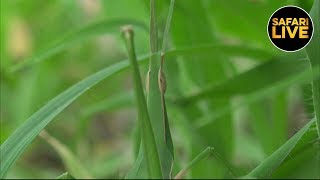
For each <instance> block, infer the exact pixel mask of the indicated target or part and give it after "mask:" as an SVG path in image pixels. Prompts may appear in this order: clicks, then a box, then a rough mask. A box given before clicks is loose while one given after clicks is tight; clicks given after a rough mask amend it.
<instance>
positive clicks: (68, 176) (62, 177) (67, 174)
mask: <svg viewBox="0 0 320 180" xmlns="http://www.w3.org/2000/svg"><path fill="white" fill-rule="evenodd" d="M56 179H74V177H72V176H71V175H70V174H69V173H68V172H65V173H63V174H61V175H60V176H58V177H57V178H56Z"/></svg>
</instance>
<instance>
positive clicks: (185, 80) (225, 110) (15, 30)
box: [0, 0, 316, 178]
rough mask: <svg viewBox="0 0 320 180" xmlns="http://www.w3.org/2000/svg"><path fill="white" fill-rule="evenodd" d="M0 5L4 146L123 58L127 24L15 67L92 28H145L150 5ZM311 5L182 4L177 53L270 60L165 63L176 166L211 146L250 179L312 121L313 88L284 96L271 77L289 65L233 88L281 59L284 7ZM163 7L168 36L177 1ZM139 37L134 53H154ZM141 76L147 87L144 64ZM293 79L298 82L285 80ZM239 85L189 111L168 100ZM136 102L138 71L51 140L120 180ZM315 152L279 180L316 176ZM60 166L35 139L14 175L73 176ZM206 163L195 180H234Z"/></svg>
mask: <svg viewBox="0 0 320 180" xmlns="http://www.w3.org/2000/svg"><path fill="white" fill-rule="evenodd" d="M0 3H1V9H0V13H1V14H0V16H1V28H0V29H1V32H0V34H1V40H0V43H1V57H0V58H1V82H0V83H1V84H0V85H1V104H0V105H1V106H0V111H1V121H0V125H1V137H0V141H1V144H2V143H3V142H4V141H5V140H6V139H7V138H8V136H9V135H10V134H11V133H12V132H13V131H14V130H15V129H16V128H17V127H18V126H19V125H20V124H22V123H23V122H24V121H25V120H26V119H27V118H28V117H30V116H31V115H32V114H33V113H34V112H36V111H37V110H38V109H39V108H41V107H42V106H43V105H45V104H46V103H47V102H48V101H49V100H50V99H52V98H53V97H55V96H56V95H58V94H59V93H61V92H62V91H64V90H65V89H67V88H68V87H70V86H71V85H73V84H75V83H77V82H78V81H80V80H82V79H84V78H85V77H87V76H88V75H90V74H93V73H94V72H97V71H98V70H100V69H102V68H104V67H107V66H109V65H111V64H114V63H116V62H119V61H121V60H124V59H126V57H127V55H126V51H125V48H124V43H123V40H122V39H121V34H120V25H119V26H116V25H115V26H113V27H112V28H110V29H109V30H108V32H105V33H103V34H102V33H100V34H102V35H99V36H92V37H90V38H88V39H87V40H86V41H79V42H75V43H73V45H72V46H70V47H68V48H66V49H65V50H63V51H61V52H59V53H56V54H54V55H53V56H50V57H48V58H46V60H45V61H41V62H39V63H35V64H32V65H30V66H27V67H26V68H24V69H22V70H19V71H15V72H12V71H11V68H12V67H14V66H15V65H17V64H20V63H24V62H26V61H28V60H29V59H28V58H30V57H32V56H33V55H35V54H37V53H39V52H41V51H42V50H45V49H46V48H47V47H51V45H52V44H54V42H56V41H59V39H63V38H64V37H65V35H68V34H70V33H73V32H77V30H79V29H81V28H83V27H86V26H89V25H91V24H95V23H99V22H105V21H106V22H108V21H123V25H125V24H130V22H133V21H134V22H139V23H141V24H144V25H145V26H146V27H149V2H148V1H145V0H51V1H43V0H32V1H26V0H1V1H0ZM312 3H313V1H312V0H295V1H294V0H290V1H279V0H268V1H267V0H243V1H238V0H230V1H224V0H184V1H182V0H177V1H176V6H175V11H174V15H173V19H172V28H171V31H170V32H171V33H170V34H171V37H170V40H169V41H170V45H169V47H170V49H179V48H184V47H203V46H204V47H205V46H207V45H209V46H210V45H219V44H221V43H222V44H231V45H239V46H249V47H252V48H256V49H258V50H259V51H262V52H264V53H265V54H267V55H268V56H264V55H261V54H260V56H259V53H258V55H255V56H254V57H251V58H250V56H249V58H248V57H240V56H239V57H238V56H231V55H229V54H228V52H224V51H223V50H221V51H219V50H218V51H212V52H211V51H204V53H201V54H199V53H198V54H193V53H190V54H188V53H186V54H185V55H181V56H177V57H172V58H169V59H168V60H167V61H166V67H165V68H166V69H165V71H166V74H167V81H168V90H167V98H168V99H169V100H168V101H169V103H168V109H169V120H170V125H171V132H172V136H173V142H174V146H175V154H176V158H175V161H176V163H177V165H175V166H176V167H175V169H181V167H183V166H185V164H186V163H187V162H189V161H190V160H191V159H193V158H194V157H195V156H196V155H197V154H199V152H201V151H202V150H203V149H204V148H205V147H207V146H213V147H215V148H216V151H217V152H218V153H219V154H220V155H221V157H223V159H226V160H227V161H228V162H230V163H231V164H232V166H233V167H234V168H235V169H236V170H237V171H239V174H242V175H244V174H245V173H246V172H248V171H249V170H250V169H252V168H254V167H255V166H257V165H258V164H259V163H260V162H262V160H264V159H265V158H266V157H267V156H268V155H270V154H271V153H272V152H273V151H275V150H276V149H277V148H278V147H279V146H280V145H282V144H283V143H284V142H285V141H286V140H287V139H288V138H289V137H291V136H292V135H293V134H294V133H296V132H297V130H299V129H300V128H301V127H302V126H303V125H304V124H305V123H306V122H307V121H308V120H309V119H311V118H312V117H313V113H312V112H313V110H312V99H311V86H310V81H308V80H306V81H301V80H296V79H294V80H293V81H292V82H291V81H290V84H289V85H288V86H285V87H282V86H281V87H279V88H278V86H280V85H282V84H284V82H283V81H285V82H286V80H285V79H284V80H283V81H281V82H280V80H279V82H278V81H277V80H278V79H277V78H278V77H277V74H274V72H273V70H274V71H276V72H281V71H282V69H285V68H286V66H283V67H278V66H275V67H272V66H271V67H272V68H269V69H262V70H261V69H258V70H257V72H258V73H257V74H258V76H255V75H256V74H255V73H254V72H253V74H252V75H250V74H249V77H250V78H248V80H247V82H245V81H243V82H244V83H247V84H251V85H253V87H255V86H256V87H257V88H256V89H251V87H245V84H242V83H243V82H242V81H241V82H239V84H236V83H237V81H236V80H234V81H229V79H232V78H235V77H237V76H239V74H241V73H245V72H247V71H249V70H252V69H254V68H256V67H258V66H260V65H263V64H264V63H268V62H269V61H272V57H273V56H278V55H281V54H283V53H282V52H280V51H279V50H278V49H276V48H275V47H273V46H272V44H271V43H270V41H269V39H268V36H267V33H266V25H267V21H268V19H269V17H270V15H271V14H272V13H273V12H274V11H275V10H276V9H278V8H279V7H281V6H283V5H286V4H295V5H298V6H300V7H302V8H304V9H305V10H306V11H308V12H309V11H310V9H311V7H312ZM158 4H159V7H160V11H158V14H157V16H158V17H159V19H160V21H159V24H158V25H159V27H160V33H162V32H163V29H164V24H165V19H166V15H167V11H168V6H169V1H160V2H158ZM134 27H135V26H134ZM134 30H135V45H136V51H137V55H138V56H139V55H143V54H148V53H149V34H148V31H145V30H144V29H143V28H134ZM79 36H81V35H79ZM160 36H161V34H160ZM79 38H80V37H79ZM201 50H202V49H201V48H200V51H201ZM248 53H251V52H248ZM231 54H232V53H231ZM253 54H254V52H253ZM255 57H256V58H255ZM140 67H141V71H142V77H143V79H144V77H145V74H146V71H147V66H146V65H141V66H140ZM298 69H299V68H297V71H299V70H298ZM260 70H261V71H260ZM259 72H261V73H259ZM295 75H296V73H291V74H289V75H288V77H292V78H295ZM270 77H271V79H274V81H275V83H274V84H272V83H270V84H267V85H268V87H269V86H270V87H275V88H277V90H275V91H272V90H268V87H265V86H264V85H263V84H261V82H264V81H263V80H261V79H265V78H270ZM232 83H234V85H235V86H234V87H240V89H239V91H240V93H239V94H237V93H235V94H233V95H232V96H228V97H227V98H225V97H224V98H220V95H219V92H218V93H216V94H207V95H206V96H205V97H204V98H200V99H199V100H197V101H192V102H191V103H187V104H182V105H181V104H179V103H175V101H174V100H172V101H171V100H170V99H174V98H175V97H177V98H181V97H185V96H188V95H190V94H193V93H197V92H199V91H200V92H201V90H205V89H206V88H208V87H210V86H212V85H213V86H214V85H219V84H226V89H228V88H231V89H232V87H228V85H230V84H231V85H232ZM279 84H280V85H279ZM223 90H224V89H223V88H222V91H221V92H220V93H222V94H223ZM234 90H235V91H237V89H234ZM246 91H248V93H246ZM132 96H133V94H132V77H131V74H130V72H127V71H124V72H121V73H119V74H117V75H115V76H113V77H112V78H110V79H108V80H104V81H103V82H102V83H99V84H98V85H96V86H95V87H94V88H92V89H90V90H89V91H88V92H87V93H85V94H84V95H82V96H81V97H80V98H78V99H77V100H76V101H75V102H74V103H72V104H71V105H70V106H69V107H67V109H66V110H64V111H63V112H62V113H61V114H60V115H58V117H56V118H55V121H53V123H51V124H49V125H48V126H47V127H46V131H47V132H48V133H50V134H51V136H53V137H55V138H56V139H58V140H59V141H60V142H61V143H62V144H64V145H65V146H66V147H67V148H68V149H69V150H70V151H72V152H73V153H74V155H75V156H76V157H77V158H78V159H79V161H81V163H82V164H83V166H84V167H86V169H87V170H88V172H89V173H90V174H91V175H92V176H93V177H97V178H119V177H120V178H121V177H123V176H124V175H125V174H126V173H127V172H128V170H129V169H130V167H131V166H132V163H133V162H134V157H133V156H134V155H133V145H132V144H133V143H132V140H133V138H132V136H133V131H134V127H135V124H136V118H135V117H136V109H135V106H134V104H133V97H132ZM221 96H223V95H221ZM307 153H308V152H307ZM313 155H314V154H312V152H311V155H310V153H309V154H307V155H301V156H299V157H296V159H295V158H293V161H294V160H296V161H297V162H298V163H290V165H288V166H286V165H283V167H281V168H282V169H281V168H280V170H279V171H278V172H276V173H275V174H274V175H273V176H274V177H285V178H290V177H311V178H312V177H315V173H316V166H314V163H313V162H312V161H310V159H312V158H310V157H313ZM299 158H300V159H299ZM62 159H63V158H61V156H59V154H58V153H57V152H56V151H55V150H54V149H52V146H50V145H49V144H48V143H47V142H46V141H45V140H44V139H41V138H36V140H35V141H34V142H33V143H32V144H31V146H29V147H28V149H27V151H26V152H24V154H23V155H22V157H21V158H20V159H19V160H18V161H17V163H16V164H15V165H14V166H13V168H12V169H11V170H10V172H9V174H8V178H54V177H56V176H58V175H60V174H61V173H63V172H65V171H66V167H65V165H64V163H63V160H62ZM210 159H211V158H210ZM210 159H209V160H205V161H203V162H201V163H200V164H199V165H197V166H195V167H194V168H193V169H192V170H191V172H190V173H189V174H188V177H217V178H223V177H232V176H231V175H230V172H229V171H228V170H225V166H224V165H223V164H222V163H221V162H218V161H216V160H212V159H211V160H210ZM297 159H298V160H297ZM212 161H214V163H212Z"/></svg>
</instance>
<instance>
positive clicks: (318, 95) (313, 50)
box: [306, 0, 320, 137]
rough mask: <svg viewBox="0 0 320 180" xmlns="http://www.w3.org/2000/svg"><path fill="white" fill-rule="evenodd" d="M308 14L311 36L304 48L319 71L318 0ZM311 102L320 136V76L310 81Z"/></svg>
mask: <svg viewBox="0 0 320 180" xmlns="http://www.w3.org/2000/svg"><path fill="white" fill-rule="evenodd" d="M310 16H311V18H312V21H313V24H314V28H313V29H314V33H313V38H312V40H311V42H310V43H309V45H308V46H307V48H306V51H307V54H308V58H309V60H310V63H311V66H312V71H313V73H315V74H318V73H320V51H319V49H320V1H319V0H314V2H313V6H312V9H311V11H310ZM312 92H313V104H314V112H315V116H316V119H317V120H316V121H317V126H318V134H319V137H320V78H314V79H313V82H312Z"/></svg>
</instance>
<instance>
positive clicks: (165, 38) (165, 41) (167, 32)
mask: <svg viewBox="0 0 320 180" xmlns="http://www.w3.org/2000/svg"><path fill="white" fill-rule="evenodd" d="M174 2H175V0H171V1H170V6H169V12H168V17H167V22H166V26H165V29H164V33H163V40H162V49H161V52H163V53H165V52H166V49H167V45H168V38H169V36H170V27H171V20H172V15H173V9H174Z"/></svg>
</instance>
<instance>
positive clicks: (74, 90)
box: [0, 49, 188, 178]
mask: <svg viewBox="0 0 320 180" xmlns="http://www.w3.org/2000/svg"><path fill="white" fill-rule="evenodd" d="M186 52H188V49H186V50H172V51H170V52H169V53H167V56H176V55H183V53H186ZM148 58H150V56H149V55H144V56H140V58H139V60H141V62H146V60H148ZM128 67H129V63H128V62H127V61H123V62H120V63H117V64H115V65H112V66H110V67H107V68H104V69H102V70H101V71H99V72H97V73H95V74H93V75H91V76H89V77H87V78H86V79H84V80H82V81H80V82H79V83H77V84H75V85H74V86H72V87H71V88H69V89H68V90H66V91H64V92H63V93H61V94H60V95H58V96H57V97H55V98H54V99H52V100H51V101H50V102H48V104H47V105H45V106H44V107H42V108H41V109H40V110H39V111H37V112H36V113H35V114H33V115H32V116H31V117H30V118H29V119H28V120H27V121H26V122H25V123H23V124H22V125H21V126H20V127H19V128H17V129H16V130H15V132H14V133H13V134H12V135H11V136H10V137H9V138H8V139H7V140H6V141H5V142H4V143H3V144H1V147H0V155H1V163H0V167H1V168H0V169H1V171H0V178H4V177H5V175H6V174H7V171H8V170H9V168H10V167H11V166H12V164H13V163H14V162H15V161H16V160H17V158H18V157H19V156H20V155H21V153H22V152H23V151H24V150H25V149H26V148H27V146H28V145H29V144H30V143H31V142H32V140H33V139H34V138H35V137H36V136H37V135H38V134H39V133H40V132H41V130H42V129H43V128H44V127H45V126H46V125H47V124H49V123H50V122H51V121H52V120H53V118H54V117H55V116H56V115H58V114H59V113H60V112H61V111H62V110H64V108H66V107H67V106H68V105H69V104H71V103H72V102H73V101H74V100H75V99H76V98H77V97H79V96H80V95H81V94H83V93H84V92H85V91H87V90H88V89H90V88H91V87H93V86H94V85H95V84H97V83H98V82H100V81H101V80H103V79H105V78H107V77H110V76H111V75H113V74H115V73H117V72H120V71H122V70H124V69H127V68H128ZM159 103H160V102H159ZM160 108H161V107H160Z"/></svg>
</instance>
